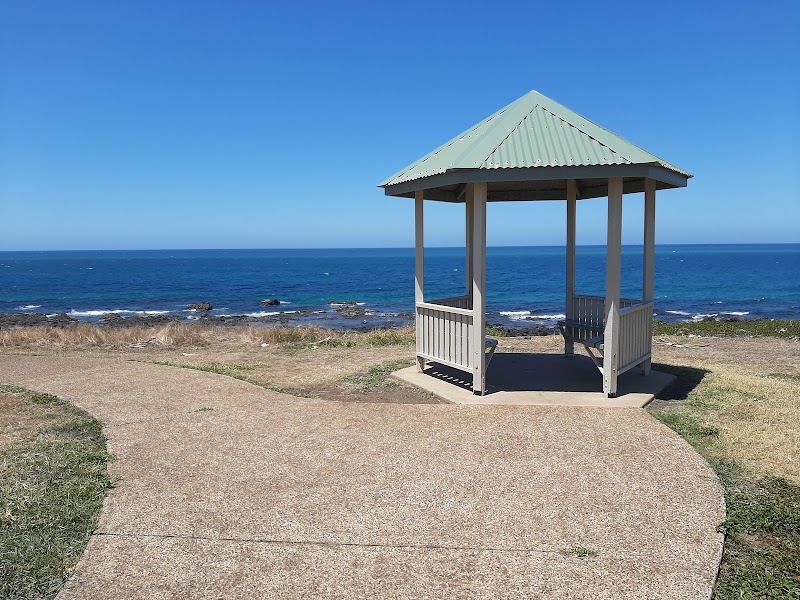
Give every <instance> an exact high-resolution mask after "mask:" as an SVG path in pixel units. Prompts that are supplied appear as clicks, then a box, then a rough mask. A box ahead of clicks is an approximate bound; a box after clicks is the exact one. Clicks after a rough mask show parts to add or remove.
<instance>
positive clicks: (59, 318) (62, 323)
mask: <svg viewBox="0 0 800 600" xmlns="http://www.w3.org/2000/svg"><path fill="white" fill-rule="evenodd" d="M49 320H50V325H51V326H52V327H67V326H68V325H74V324H75V323H78V320H77V319H73V318H72V317H70V316H69V315H68V314H67V313H58V314H57V315H51V316H50V317H49Z"/></svg>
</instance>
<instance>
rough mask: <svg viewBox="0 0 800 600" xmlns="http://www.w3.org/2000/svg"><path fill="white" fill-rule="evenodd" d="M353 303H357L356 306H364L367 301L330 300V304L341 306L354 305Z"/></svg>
mask: <svg viewBox="0 0 800 600" xmlns="http://www.w3.org/2000/svg"><path fill="white" fill-rule="evenodd" d="M353 304H355V305H356V306H364V305H365V304H366V302H329V303H328V306H334V307H336V308H341V307H342V306H352V305H353Z"/></svg>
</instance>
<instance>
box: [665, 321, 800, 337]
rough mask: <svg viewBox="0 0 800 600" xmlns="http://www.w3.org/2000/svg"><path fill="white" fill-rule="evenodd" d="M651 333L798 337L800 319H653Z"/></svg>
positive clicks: (799, 335) (799, 333) (799, 334)
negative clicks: (685, 320) (668, 321)
mask: <svg viewBox="0 0 800 600" xmlns="http://www.w3.org/2000/svg"><path fill="white" fill-rule="evenodd" d="M653 335H703V336H759V337H778V338H796V337H800V321H786V320H781V319H752V320H749V321H730V322H726V321H698V322H696V323H695V322H692V323H669V324H668V323H662V322H661V321H653Z"/></svg>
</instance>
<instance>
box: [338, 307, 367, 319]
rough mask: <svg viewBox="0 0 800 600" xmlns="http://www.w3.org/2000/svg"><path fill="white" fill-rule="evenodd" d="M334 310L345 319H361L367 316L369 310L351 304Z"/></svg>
mask: <svg viewBox="0 0 800 600" xmlns="http://www.w3.org/2000/svg"><path fill="white" fill-rule="evenodd" d="M333 310H335V311H336V312H337V313H339V314H340V315H342V316H343V317H344V318H345V319H360V318H362V317H364V316H365V315H366V314H367V309H365V308H363V307H361V306H353V305H349V304H348V305H347V306H340V307H338V308H334V309H333Z"/></svg>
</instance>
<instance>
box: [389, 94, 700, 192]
mask: <svg viewBox="0 0 800 600" xmlns="http://www.w3.org/2000/svg"><path fill="white" fill-rule="evenodd" d="M621 164H659V165H661V166H663V167H665V168H667V169H670V170H673V171H675V172H677V173H680V174H682V175H686V176H689V174H688V173H686V172H685V171H682V170H680V169H679V168H677V167H675V166H673V165H671V164H669V163H667V162H666V161H663V160H662V159H660V158H658V157H657V156H655V155H653V154H650V153H649V152H647V151H646V150H643V149H642V148H639V147H638V146H636V145H635V144H632V143H631V142H629V141H627V140H625V139H624V138H621V137H620V136H618V135H616V134H614V133H612V132H610V131H608V130H607V129H604V128H603V127H600V126H599V125H597V124H596V123H593V122H592V121H589V120H588V119H586V118H584V117H582V116H581V115H579V114H577V113H576V112H574V111H571V110H570V109H568V108H566V107H564V106H562V105H561V104H558V103H557V102H554V101H553V100H550V99H549V98H547V97H546V96H543V95H542V94H540V93H539V92H536V91H533V92H530V93H528V94H526V95H525V96H523V97H522V98H520V99H519V100H517V101H515V102H512V103H511V104H509V105H508V106H506V107H505V108H503V109H501V110H499V111H498V112H496V113H495V114H493V115H492V116H490V117H488V118H487V119H484V120H483V121H481V122H480V123H478V124H477V125H475V126H474V127H471V128H470V129H468V130H467V131H465V132H464V133H462V134H461V135H458V136H456V137H455V138H453V139H452V140H450V141H449V142H447V143H446V144H444V145H442V146H440V147H439V148H437V149H436V150H434V151H433V152H431V153H430V154H427V155H425V156H423V157H422V158H421V159H419V160H418V161H416V162H415V163H412V164H411V165H409V166H408V167H406V168H405V169H403V170H402V171H400V172H398V173H396V174H395V175H393V176H392V177H390V178H389V179H387V180H386V181H384V182H383V183H381V184H380V185H381V186H390V185H396V184H399V183H403V182H406V181H412V180H415V179H421V178H423V177H429V176H431V175H438V174H440V173H445V172H446V171H448V170H451V169H505V168H520V167H525V168H529V167H555V166H596V165H621Z"/></svg>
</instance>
